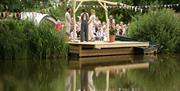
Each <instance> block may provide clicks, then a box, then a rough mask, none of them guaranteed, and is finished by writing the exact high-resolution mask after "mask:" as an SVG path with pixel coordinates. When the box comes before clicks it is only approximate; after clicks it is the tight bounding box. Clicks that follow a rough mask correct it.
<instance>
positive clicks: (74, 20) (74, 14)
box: [73, 0, 77, 40]
mask: <svg viewBox="0 0 180 91" xmlns="http://www.w3.org/2000/svg"><path fill="white" fill-rule="evenodd" d="M75 10H76V0H73V25H74V27H73V28H74V29H73V40H76V38H77V36H76V11H75Z"/></svg>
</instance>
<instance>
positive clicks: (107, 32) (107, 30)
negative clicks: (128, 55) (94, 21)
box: [104, 3, 109, 41]
mask: <svg viewBox="0 0 180 91" xmlns="http://www.w3.org/2000/svg"><path fill="white" fill-rule="evenodd" d="M104 7H105V15H106V22H107V29H106V34H107V41H109V19H108V9H107V7H106V3H104Z"/></svg>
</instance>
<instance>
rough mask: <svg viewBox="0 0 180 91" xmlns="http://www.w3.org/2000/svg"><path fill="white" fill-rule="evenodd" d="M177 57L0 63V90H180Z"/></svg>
mask: <svg viewBox="0 0 180 91" xmlns="http://www.w3.org/2000/svg"><path fill="white" fill-rule="evenodd" d="M179 61H180V57H179V55H158V56H132V55H124V56H110V57H91V58H80V59H76V58H72V59H70V61H69V62H68V63H66V62H67V61H66V60H61V59H59V60H43V61H37V60H36V61H30V60H28V61H27V60H22V61H20V60H18V61H8V60H6V61H1V62H0V91H179V89H180V87H179V85H180V66H179V65H180V62H179Z"/></svg>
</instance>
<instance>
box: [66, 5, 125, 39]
mask: <svg viewBox="0 0 180 91" xmlns="http://www.w3.org/2000/svg"><path fill="white" fill-rule="evenodd" d="M90 12H91V14H90V15H89V14H88V13H87V12H86V11H85V9H83V10H82V13H81V14H80V16H78V18H79V20H78V21H77V22H76V25H73V19H72V17H71V14H70V13H71V8H67V12H66V14H65V26H66V33H67V35H68V37H69V39H72V36H73V30H74V27H75V28H76V35H77V38H78V39H80V40H81V42H84V41H95V40H99V41H107V34H106V33H107V32H106V31H108V29H109V28H108V26H107V23H106V22H101V21H100V20H99V17H97V16H96V11H95V10H94V9H91V11H90ZM109 27H111V28H113V29H115V30H116V32H117V33H116V35H123V36H124V35H126V34H127V30H128V25H127V24H123V22H120V24H116V23H115V20H114V19H113V16H112V15H110V17H109Z"/></svg>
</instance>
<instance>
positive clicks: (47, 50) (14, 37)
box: [0, 20, 67, 59]
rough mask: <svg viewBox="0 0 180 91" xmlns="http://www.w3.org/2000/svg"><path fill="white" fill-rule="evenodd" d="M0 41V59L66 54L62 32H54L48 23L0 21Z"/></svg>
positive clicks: (61, 55)
mask: <svg viewBox="0 0 180 91" xmlns="http://www.w3.org/2000/svg"><path fill="white" fill-rule="evenodd" d="M0 41H1V42H0V50H1V52H0V59H19V58H30V59H34V58H36V59H37V58H38V59H46V58H49V57H53V58H54V57H63V56H67V45H66V44H65V41H64V37H63V33H61V32H60V33H59V32H56V31H55V29H53V28H52V26H50V24H48V23H43V24H41V25H40V26H35V25H34V24H33V23H31V22H26V21H19V20H3V21H0Z"/></svg>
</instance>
